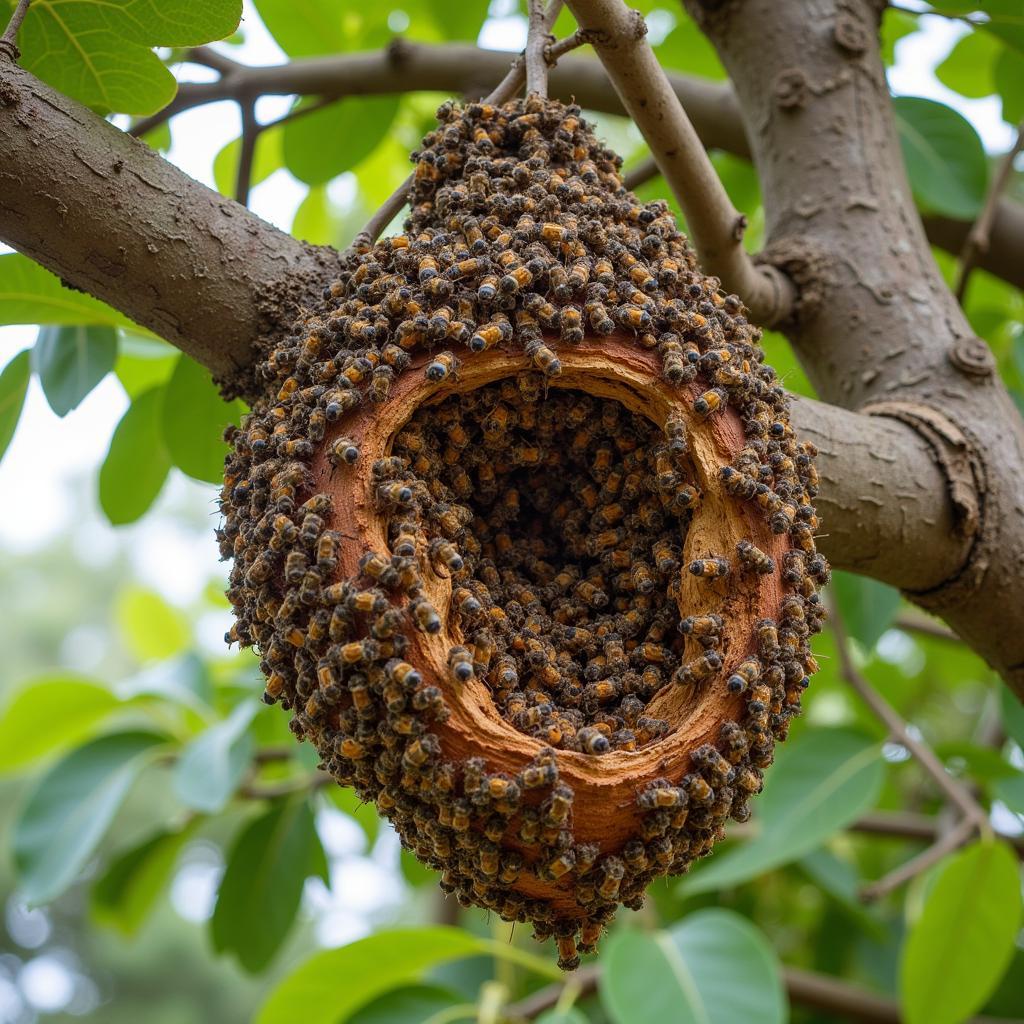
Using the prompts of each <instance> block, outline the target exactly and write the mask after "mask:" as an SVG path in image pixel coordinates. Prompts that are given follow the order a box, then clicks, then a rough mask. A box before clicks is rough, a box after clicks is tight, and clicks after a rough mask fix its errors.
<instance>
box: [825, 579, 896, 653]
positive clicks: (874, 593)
mask: <svg viewBox="0 0 1024 1024" xmlns="http://www.w3.org/2000/svg"><path fill="white" fill-rule="evenodd" d="M832 590H833V593H834V594H835V598H836V601H837V602H838V604H839V611H840V612H841V613H842V616H843V622H844V623H845V625H846V629H847V632H848V633H849V634H850V636H852V637H853V638H854V640H857V641H858V642H859V643H860V644H861V645H862V646H863V647H864V650H865V651H868V652H870V651H871V650H873V649H874V646H875V644H876V643H878V640H879V638H880V637H881V635H882V634H883V633H884V632H885V631H886V630H887V629H888V628H889V626H891V625H892V620H893V619H894V618H895V617H896V611H897V610H898V608H899V606H900V592H899V591H898V590H896V588H895V587H890V586H888V585H887V584H885V583H879V582H878V580H872V579H869V578H868V577H867V576H855V575H854V574H853V573H849V572H834V573H832Z"/></svg>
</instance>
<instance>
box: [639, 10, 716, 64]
mask: <svg viewBox="0 0 1024 1024" xmlns="http://www.w3.org/2000/svg"><path fill="white" fill-rule="evenodd" d="M654 52H655V53H656V54H657V56H658V60H659V62H660V63H661V64H662V65H663V66H664V67H666V68H672V69H673V70H675V71H684V72H685V73H686V74H688V75H698V76H700V77H701V78H714V79H722V78H725V77H726V74H725V68H723V67H722V62H721V61H720V60H719V59H718V54H717V53H715V48H714V47H713V46H712V45H711V43H710V41H709V40H708V37H707V36H706V35H704V33H703V32H701V30H700V29H699V28H697V23H696V22H695V21H694V20H693V19H692V18H689V17H686V16H685V15H683V14H682V12H680V17H679V23H678V24H677V25H676V27H675V28H674V29H672V31H671V32H669V34H668V35H667V36H666V37H665V40H664V42H663V43H662V44H661V45H660V46H657V47H655V50H654Z"/></svg>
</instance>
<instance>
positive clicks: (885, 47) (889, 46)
mask: <svg viewBox="0 0 1024 1024" xmlns="http://www.w3.org/2000/svg"><path fill="white" fill-rule="evenodd" d="M920 27H921V26H920V25H919V24H918V20H917V17H916V16H915V15H913V14H910V13H909V12H907V11H896V10H893V8H892V7H888V6H887V7H886V8H885V11H884V12H883V15H882V28H881V31H880V32H879V42H880V43H881V49H882V60H883V61H884V62H885V63H886V65H890V64H894V63H895V62H896V44H897V43H898V42H899V41H900V40H901V39H903V38H905V37H906V36H909V35H911V34H912V33H914V32H916V31H917V30H918V29H919V28H920Z"/></svg>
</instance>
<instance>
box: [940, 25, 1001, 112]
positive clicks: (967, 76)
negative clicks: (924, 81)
mask: <svg viewBox="0 0 1024 1024" xmlns="http://www.w3.org/2000/svg"><path fill="white" fill-rule="evenodd" d="M1002 52H1003V46H1002V44H1001V43H1000V42H999V40H998V39H996V37H995V36H993V35H990V34H989V33H988V32H977V31H972V32H968V33H967V35H965V36H962V37H961V38H960V39H958V40H957V43H956V45H955V46H954V47H953V49H952V50H950V52H949V56H948V57H946V59H945V60H944V61H943V62H942V63H941V64H940V65H939V66H938V67H937V68H936V69H935V77H936V78H938V80H939V81H940V82H941V83H942V84H943V85H945V86H947V87H948V88H950V89H952V90H953V91H954V92H958V93H960V95H961V96H967V97H968V98H970V99H981V97H983V96H991V95H992V93H993V92H995V89H996V86H995V81H994V80H993V65H994V64H995V61H996V58H997V57H998V56H999V54H1001V53H1002Z"/></svg>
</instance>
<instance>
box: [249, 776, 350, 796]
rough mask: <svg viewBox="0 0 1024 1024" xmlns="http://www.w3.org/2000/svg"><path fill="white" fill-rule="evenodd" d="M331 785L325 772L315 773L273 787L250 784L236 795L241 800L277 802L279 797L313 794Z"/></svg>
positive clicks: (332, 780) (331, 781) (331, 779)
mask: <svg viewBox="0 0 1024 1024" xmlns="http://www.w3.org/2000/svg"><path fill="white" fill-rule="evenodd" d="M333 783H334V779H333V778H332V777H331V776H330V775H328V774H327V772H317V773H316V775H312V776H305V777H303V778H301V779H289V780H287V781H286V782H281V783H279V784H278V785H274V786H270V785H267V786H256V785H252V784H248V785H244V786H239V787H238V791H237V795H238V796H240V797H241V798H242V799H243V800H279V799H280V798H281V797H283V796H291V795H292V794H293V793H303V792H306V791H309V792H315V791H316V790H318V789H322V788H323V787H324V786H330V785H332V784H333Z"/></svg>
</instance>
